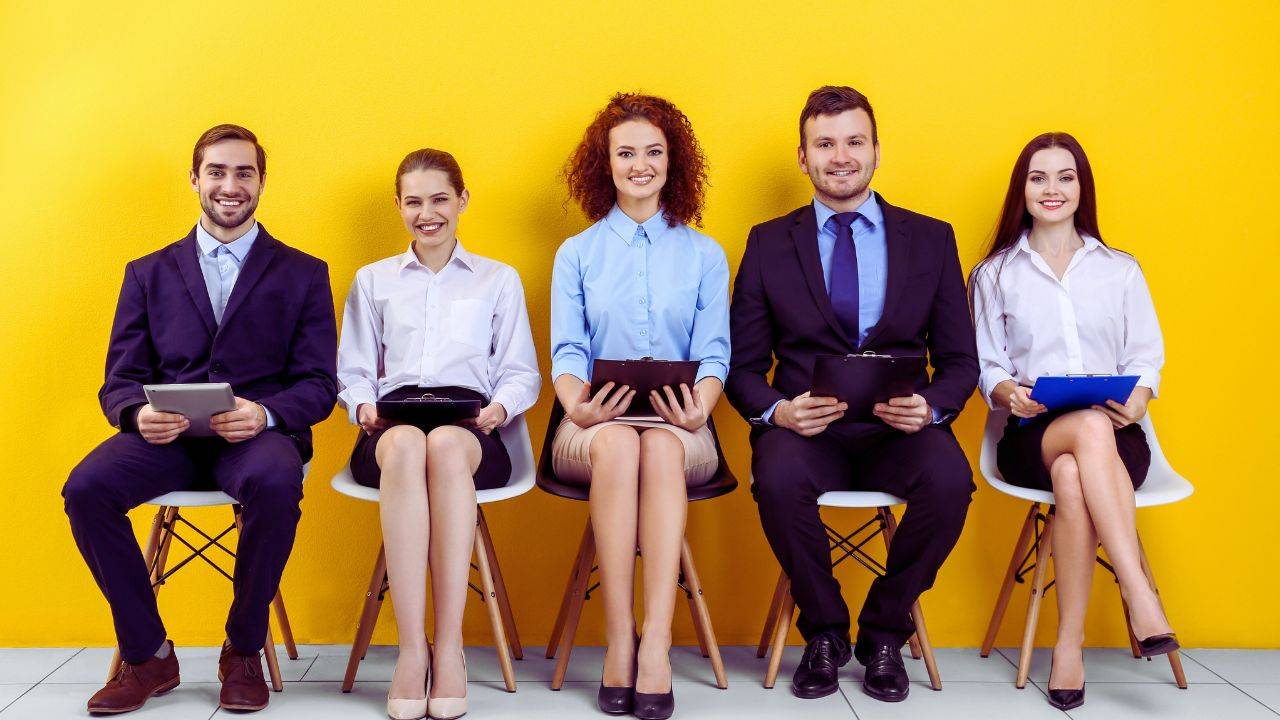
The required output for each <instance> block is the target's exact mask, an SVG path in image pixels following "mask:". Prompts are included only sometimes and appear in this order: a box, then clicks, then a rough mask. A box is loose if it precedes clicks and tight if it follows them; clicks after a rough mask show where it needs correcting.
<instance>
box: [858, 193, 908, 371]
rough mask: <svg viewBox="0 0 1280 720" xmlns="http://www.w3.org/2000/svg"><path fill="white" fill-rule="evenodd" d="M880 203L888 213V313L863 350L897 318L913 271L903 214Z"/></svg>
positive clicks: (878, 322)
mask: <svg viewBox="0 0 1280 720" xmlns="http://www.w3.org/2000/svg"><path fill="white" fill-rule="evenodd" d="M879 200H880V207H881V209H882V211H883V212H884V237H885V244H886V245H887V246H888V247H886V248H885V249H886V250H887V251H888V262H887V266H888V267H887V275H888V277H887V278H885V289H884V311H883V312H881V313H880V319H879V320H878V321H877V322H876V324H875V325H873V326H872V327H871V329H870V330H868V331H867V339H866V340H863V341H862V347H866V346H868V345H870V344H871V343H872V341H874V340H875V339H876V336H878V335H879V334H880V332H881V330H883V329H884V327H885V325H886V324H887V323H888V321H889V318H891V317H893V312H894V310H895V309H897V307H898V301H899V300H900V299H901V295H902V288H903V287H904V286H905V285H906V284H907V274H908V273H909V272H910V270H911V269H910V268H908V267H907V259H908V258H910V257H911V236H910V235H909V234H908V233H907V228H906V223H905V222H903V217H902V214H901V211H899V210H898V208H896V207H894V206H892V205H890V204H889V203H887V202H885V199H884V197H883V196H881V197H880V198H879Z"/></svg>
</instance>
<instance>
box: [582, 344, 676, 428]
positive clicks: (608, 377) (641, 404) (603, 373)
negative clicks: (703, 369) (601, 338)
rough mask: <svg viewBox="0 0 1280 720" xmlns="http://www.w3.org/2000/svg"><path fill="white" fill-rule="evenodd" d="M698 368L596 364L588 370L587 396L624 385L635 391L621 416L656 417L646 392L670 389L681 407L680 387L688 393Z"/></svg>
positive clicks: (664, 363)
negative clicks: (685, 388)
mask: <svg viewBox="0 0 1280 720" xmlns="http://www.w3.org/2000/svg"><path fill="white" fill-rule="evenodd" d="M699 365H701V363H700V362H699V361H697V360H654V359H653V358H641V359H639V360H596V361H595V363H594V364H592V366H591V394H592V396H594V395H595V394H596V393H598V392H600V388H602V387H604V386H605V384H606V383H609V382H612V383H614V387H615V388H617V387H621V386H623V385H626V386H628V387H630V388H631V389H632V390H635V391H636V395H635V397H633V398H632V399H631V404H630V405H628V406H627V410H626V413H625V414H626V415H627V416H633V415H655V416H656V415H657V412H656V411H655V410H654V409H653V405H652V404H651V403H650V402H649V392H650V391H651V390H658V391H659V392H661V389H662V386H664V385H670V386H671V389H672V390H675V391H676V398H677V399H679V400H680V402H681V403H683V402H684V398H683V397H682V396H681V395H680V384H681V383H684V384H685V385H688V386H689V391H690V392H692V391H693V381H694V379H695V378H697V377H698V366H699ZM663 397H664V398H665V397H666V396H665V395H664V396H663Z"/></svg>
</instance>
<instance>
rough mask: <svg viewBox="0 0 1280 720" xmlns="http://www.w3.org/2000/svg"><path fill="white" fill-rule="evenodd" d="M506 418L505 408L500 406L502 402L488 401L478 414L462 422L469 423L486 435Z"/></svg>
mask: <svg viewBox="0 0 1280 720" xmlns="http://www.w3.org/2000/svg"><path fill="white" fill-rule="evenodd" d="M506 419H507V409H506V408H505V407H503V406H502V403H489V404H488V405H485V406H484V407H483V408H482V409H481V410H480V414H479V415H477V416H475V417H473V418H470V419H468V420H467V421H466V422H465V423H463V424H464V425H470V426H472V427H474V428H475V429H477V430H479V431H480V432H482V433H484V434H485V435H488V434H489V433H491V432H493V429H494V428H496V427H498V426H499V425H501V424H502V423H503V421H505V420H506Z"/></svg>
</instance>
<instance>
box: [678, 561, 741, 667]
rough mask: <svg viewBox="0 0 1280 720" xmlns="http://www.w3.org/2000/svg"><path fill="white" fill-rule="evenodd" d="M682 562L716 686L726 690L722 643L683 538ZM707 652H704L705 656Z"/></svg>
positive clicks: (696, 570) (696, 569) (695, 567)
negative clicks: (717, 638) (717, 636)
mask: <svg viewBox="0 0 1280 720" xmlns="http://www.w3.org/2000/svg"><path fill="white" fill-rule="evenodd" d="M680 564H681V566H682V569H683V570H684V579H685V582H687V583H688V584H689V591H690V593H692V595H693V598H692V600H693V605H694V607H693V610H694V616H695V618H696V620H695V622H696V624H697V625H698V626H700V627H701V629H702V634H703V635H704V636H705V645H706V650H708V651H709V652H710V657H711V671H712V672H713V673H715V676H716V687H718V688H720V689H721V690H724V689H725V688H727V687H729V678H728V677H727V676H726V675H725V672H724V660H723V658H721V657H720V645H719V643H717V642H716V630H715V627H714V626H713V625H712V624H711V612H710V611H709V610H708V609H707V598H706V596H705V595H704V594H703V593H702V581H701V580H699V579H698V568H697V566H695V565H694V564H693V551H691V550H690V549H689V541H688V540H682V541H681V546H680ZM705 656H706V654H705V653H704V657H705Z"/></svg>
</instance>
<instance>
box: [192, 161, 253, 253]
mask: <svg viewBox="0 0 1280 720" xmlns="http://www.w3.org/2000/svg"><path fill="white" fill-rule="evenodd" d="M262 185H263V177H262V175H261V174H260V173H259V172H258V155H257V150H256V149H255V148H254V146H253V143H251V142H249V141H247V140H223V141H221V142H216V143H214V144H212V145H210V146H209V147H207V148H205V151H204V157H203V158H202V159H201V161H200V169H199V171H198V172H196V171H192V173H191V187H192V188H193V189H195V191H196V192H197V193H199V194H200V207H201V208H202V209H203V210H204V216H205V219H206V220H208V221H209V222H211V223H213V224H214V225H217V226H219V227H222V228H226V229H227V230H229V231H231V232H235V231H237V230H239V229H246V228H248V226H250V225H252V224H253V213H254V212H255V211H256V210H257V209H258V198H259V196H261V195H262Z"/></svg>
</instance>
